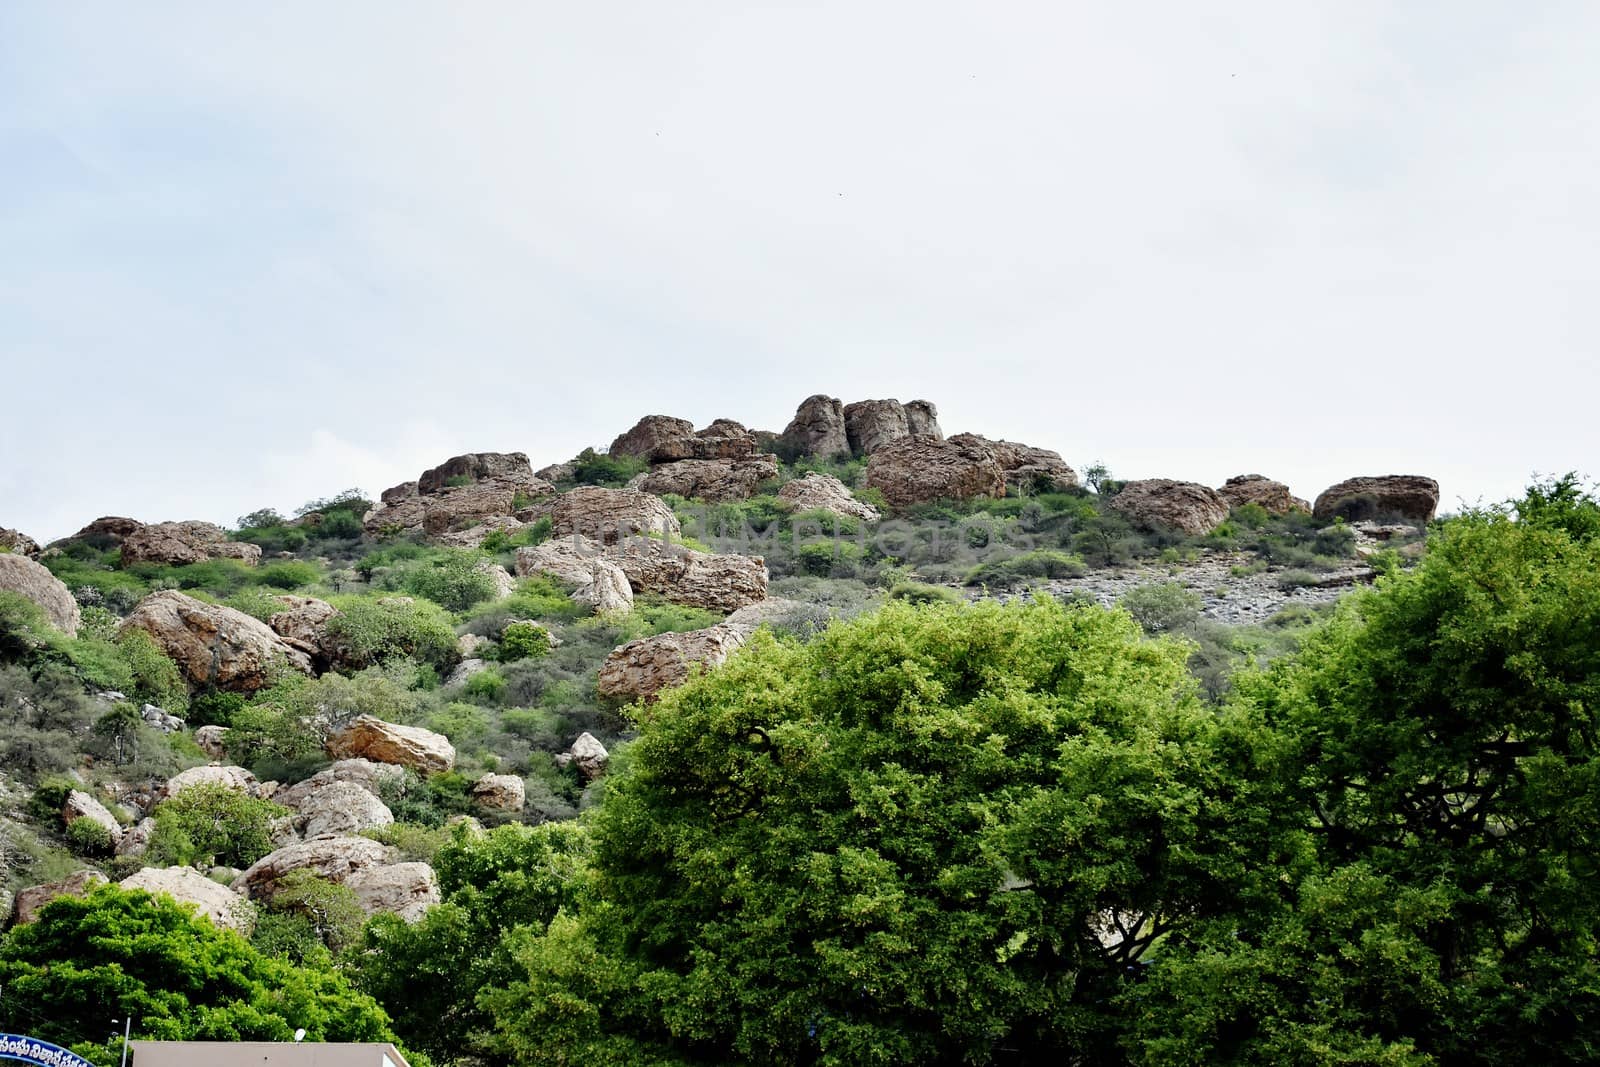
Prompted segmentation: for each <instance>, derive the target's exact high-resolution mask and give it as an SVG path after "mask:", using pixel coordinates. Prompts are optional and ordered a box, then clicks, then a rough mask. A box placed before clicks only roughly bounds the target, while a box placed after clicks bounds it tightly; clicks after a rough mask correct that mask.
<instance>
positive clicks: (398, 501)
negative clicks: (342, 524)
mask: <svg viewBox="0 0 1600 1067" xmlns="http://www.w3.org/2000/svg"><path fill="white" fill-rule="evenodd" d="M379 499H380V500H381V503H379V504H378V506H377V507H375V508H373V509H372V510H371V511H369V512H367V513H366V515H364V516H362V519H361V528H362V529H364V530H366V532H367V533H368V534H370V535H371V536H373V537H393V536H397V535H399V534H402V533H406V532H409V531H415V530H420V529H422V518H423V513H424V511H425V510H426V505H425V504H424V503H423V499H422V494H421V493H420V492H418V491H417V483H416V482H402V483H400V484H399V485H396V486H394V487H392V488H389V489H385V490H384V491H383V494H382V495H381V497H380V498H379Z"/></svg>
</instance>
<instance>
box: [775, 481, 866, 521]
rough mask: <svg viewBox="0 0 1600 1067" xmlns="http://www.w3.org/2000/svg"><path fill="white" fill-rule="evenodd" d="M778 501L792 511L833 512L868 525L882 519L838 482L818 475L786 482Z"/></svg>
mask: <svg viewBox="0 0 1600 1067" xmlns="http://www.w3.org/2000/svg"><path fill="white" fill-rule="evenodd" d="M778 499H779V500H781V501H782V502H783V503H784V504H786V505H787V506H788V507H789V508H790V510H792V511H831V512H833V513H834V514H835V515H845V516H848V517H850V518H856V519H863V520H865V521H867V522H877V521H878V520H879V519H880V518H882V516H881V515H879V514H878V509H877V508H875V507H873V506H872V505H871V504H866V503H863V502H862V501H860V500H857V499H856V498H855V497H854V496H852V495H851V493H850V490H849V489H848V488H846V486H845V484H844V483H843V482H841V481H840V480H839V479H837V478H835V477H834V476H833V475H831V474H818V473H817V472H815V471H812V472H811V473H810V474H807V475H805V476H803V477H800V478H796V479H794V480H793V481H789V482H785V483H784V485H783V488H782V489H779V490H778Z"/></svg>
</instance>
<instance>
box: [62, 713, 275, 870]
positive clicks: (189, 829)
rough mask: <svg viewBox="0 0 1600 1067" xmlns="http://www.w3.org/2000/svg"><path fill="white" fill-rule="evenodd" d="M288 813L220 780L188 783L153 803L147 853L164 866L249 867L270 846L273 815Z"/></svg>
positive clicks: (270, 848)
mask: <svg viewBox="0 0 1600 1067" xmlns="http://www.w3.org/2000/svg"><path fill="white" fill-rule="evenodd" d="M229 741H230V743H231V741H232V738H231V737H230V738H229ZM287 814H289V809H288V808H285V807H283V806H282V805H281V804H274V803H272V802H271V801H270V800H261V799H259V798H257V797H252V796H249V795H248V794H246V793H243V792H240V791H239V790H237V789H230V788H228V787H227V786H225V785H222V784H220V783H203V784H200V785H192V786H190V787H188V788H187V789H184V790H183V791H182V792H180V793H179V794H178V795H177V796H174V797H169V798H167V799H166V800H163V801H162V802H161V803H160V804H159V805H157V806H156V811H155V819H156V829H155V833H154V834H152V835H151V838H150V846H149V855H150V858H151V859H153V860H156V861H158V862H161V863H164V864H166V865H168V866H171V865H177V864H184V865H192V866H199V867H212V866H216V865H222V866H225V867H248V866H250V865H251V864H252V863H254V862H255V861H256V860H258V859H260V858H261V857H262V856H265V855H266V854H267V853H268V852H271V851H272V823H273V820H275V819H278V818H281V817H283V816H285V815H287ZM79 821H82V820H79Z"/></svg>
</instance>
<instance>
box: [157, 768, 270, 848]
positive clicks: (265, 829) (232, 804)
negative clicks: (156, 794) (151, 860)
mask: <svg viewBox="0 0 1600 1067" xmlns="http://www.w3.org/2000/svg"><path fill="white" fill-rule="evenodd" d="M287 814H289V809H288V808H286V807H284V806H283V805H281V804H274V803H272V801H270V800H261V799H259V798H257V797H252V796H249V795H247V794H245V793H241V792H240V791H239V790H237V789H230V788H229V787H227V786H225V785H222V784H220V783H203V784H200V785H192V786H190V787H188V788H187V789H185V790H183V791H182V792H180V793H179V794H178V795H177V796H175V797H170V798H168V799H167V800H164V801H162V802H161V803H160V804H159V805H157V807H156V814H155V819H156V829H155V833H154V834H153V835H152V837H151V840H150V850H151V852H152V854H153V856H154V857H155V858H160V859H162V860H164V861H165V862H167V863H169V864H173V863H178V864H194V865H196V866H201V867H211V866H215V865H217V864H222V865H223V866H227V867H248V866H250V864H252V863H254V862H255V861H256V860H258V859H260V858H261V857H262V856H265V855H266V854H267V853H268V852H271V851H272V823H273V821H274V820H275V819H279V818H282V817H283V816H285V815H287Z"/></svg>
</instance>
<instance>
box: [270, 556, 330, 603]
mask: <svg viewBox="0 0 1600 1067" xmlns="http://www.w3.org/2000/svg"><path fill="white" fill-rule="evenodd" d="M321 577H322V573H321V572H320V571H319V570H318V569H317V567H316V566H315V565H314V564H311V563H305V562H302V561H300V560H287V561H280V562H277V563H268V564H266V565H265V566H263V567H261V568H259V569H258V570H257V572H256V580H257V581H259V582H260V583H261V584H262V585H270V586H272V587H273V588H274V589H286V590H287V589H300V588H302V587H304V586H308V585H313V584H315V583H316V582H317V581H318V579H320V578H321ZM279 610H282V605H279Z"/></svg>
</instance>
